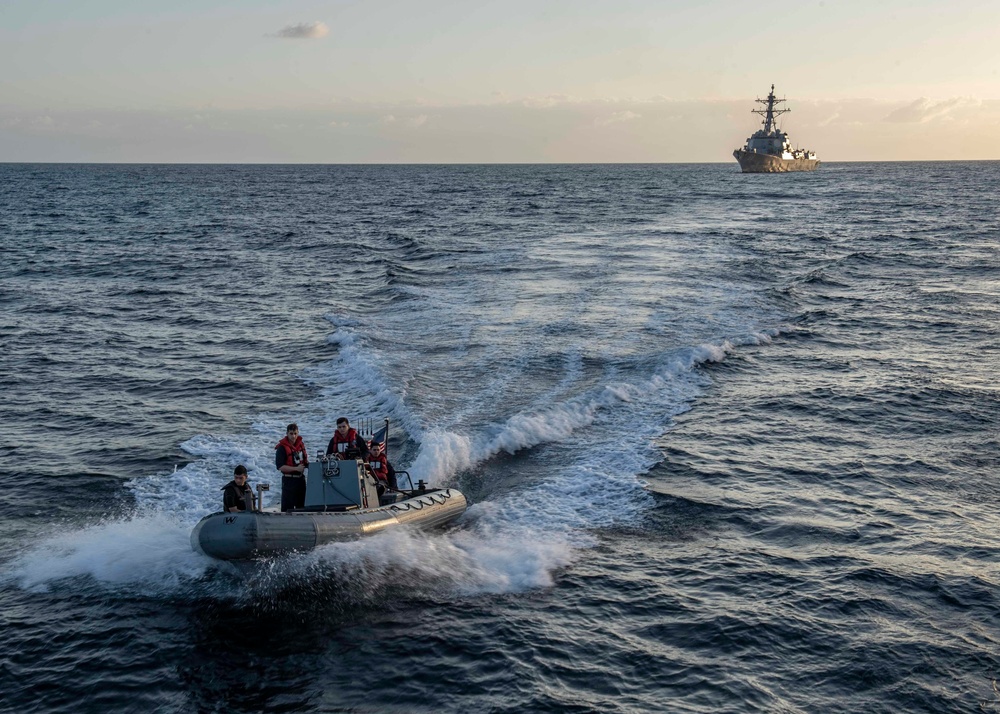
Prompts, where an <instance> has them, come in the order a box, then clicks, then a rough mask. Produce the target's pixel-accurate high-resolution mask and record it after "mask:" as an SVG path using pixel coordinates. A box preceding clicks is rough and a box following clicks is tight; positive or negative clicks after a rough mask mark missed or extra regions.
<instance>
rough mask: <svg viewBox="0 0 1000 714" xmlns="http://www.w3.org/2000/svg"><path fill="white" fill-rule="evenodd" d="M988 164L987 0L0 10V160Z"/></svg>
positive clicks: (45, 3)
mask: <svg viewBox="0 0 1000 714" xmlns="http://www.w3.org/2000/svg"><path fill="white" fill-rule="evenodd" d="M771 84H774V85H775V91H776V94H777V95H778V96H779V97H786V98H787V103H786V105H785V106H787V107H789V108H791V110H792V111H791V112H790V113H789V114H786V115H784V116H783V117H781V126H782V128H783V129H784V130H786V131H787V132H788V133H789V136H790V138H791V140H792V143H793V144H794V145H796V146H798V147H800V148H805V149H810V150H813V151H816V152H817V153H818V154H819V156H820V158H821V159H822V160H825V161H907V160H975V159H1000V2H998V1H997V0H991V1H990V2H980V1H977V0H949V1H948V2H943V1H940V0H935V1H929V0H908V1H906V2H903V1H901V0H882V2H879V3H877V4H876V3H872V2H870V0H866V1H865V2H856V1H855V0H843V1H840V2H838V1H837V0H804V1H802V2H773V1H772V0H757V2H752V3H751V2H746V1H745V0H743V1H736V0H699V1H693V0H692V1H688V0H683V1H670V0H655V1H654V0H606V1H598V0H574V1H568V0H532V1H527V0H506V1H505V2H494V1H493V0H484V1H482V2H477V1H476V0H462V1H458V0H422V1H421V2H413V1H411V2H400V1H397V0H365V1H364V2H355V1H353V0H341V1H339V2H318V1H312V0H285V1H284V2H280V3H278V2H274V1H273V0H268V1H267V2H264V1H261V0H229V1H224V0H197V1H195V0H171V1H170V2H163V1H158V2H150V1H147V0H87V1H86V2H79V0H74V1H73V2H69V1H66V0H0V161H3V162H11V161H14V162H17V161H67V162H168V163H173V162H183V163H191V162H196V163H201V162H209V163H231V162H232V163H496V162H500V163H506V162H518V163H547V162H566V163H576V162H653V163H659V162H725V161H733V158H732V151H733V149H735V148H737V147H739V146H741V145H742V144H743V142H744V141H745V140H746V137H747V136H748V135H749V134H751V133H752V132H753V131H755V130H756V129H757V128H758V125H759V117H757V116H755V115H753V114H751V113H750V110H751V109H753V108H755V106H756V105H755V104H754V100H755V99H756V98H759V97H764V96H766V94H767V92H768V90H769V89H770V85H771Z"/></svg>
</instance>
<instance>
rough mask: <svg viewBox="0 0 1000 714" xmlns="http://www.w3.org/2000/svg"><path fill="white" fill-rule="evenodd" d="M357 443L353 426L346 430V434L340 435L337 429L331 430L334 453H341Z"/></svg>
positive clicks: (356, 435) (356, 434)
mask: <svg viewBox="0 0 1000 714" xmlns="http://www.w3.org/2000/svg"><path fill="white" fill-rule="evenodd" d="M357 443H358V432H356V431H355V430H354V429H353V428H351V429H348V430H347V436H341V435H340V432H339V431H334V432H333V448H334V453H337V454H342V453H344V452H345V451H347V450H348V449H353V448H355V445H356V444H357Z"/></svg>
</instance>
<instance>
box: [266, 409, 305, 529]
mask: <svg viewBox="0 0 1000 714" xmlns="http://www.w3.org/2000/svg"><path fill="white" fill-rule="evenodd" d="M274 466H275V468H277V469H278V471H280V472H281V510H282V511H288V510H291V509H292V508H303V507H304V506H305V505H306V478H305V476H304V474H305V471H306V469H307V468H308V467H309V456H308V455H307V454H306V445H305V444H304V443H303V442H302V437H301V436H299V427H298V425H296V424H289V425H288V429H287V430H286V431H285V438H284V439H282V440H281V441H279V442H278V445H277V446H275V447H274Z"/></svg>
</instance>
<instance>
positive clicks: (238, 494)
mask: <svg viewBox="0 0 1000 714" xmlns="http://www.w3.org/2000/svg"><path fill="white" fill-rule="evenodd" d="M222 490H223V494H222V510H223V511H225V512H226V513H240V512H242V511H252V510H253V490H252V489H251V488H250V485H249V484H247V467H246V466H244V465H243V464H240V465H239V466H237V467H236V470H235V471H233V480H232V481H230V482H229V483H227V484H226V485H225V486H223V487H222Z"/></svg>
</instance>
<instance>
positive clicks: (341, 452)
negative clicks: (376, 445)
mask: <svg viewBox="0 0 1000 714" xmlns="http://www.w3.org/2000/svg"><path fill="white" fill-rule="evenodd" d="M330 454H334V455H335V456H336V457H337V458H338V459H356V458H358V457H361V458H367V456H368V444H366V443H365V440H364V439H362V438H361V437H360V436H358V432H356V431H355V430H354V429H352V428H351V425H350V423H349V422H348V421H347V417H340V418H339V419H337V430H336V431H335V432H333V438H332V439H330V443H329V445H327V447H326V455H327V456H329V455H330Z"/></svg>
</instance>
